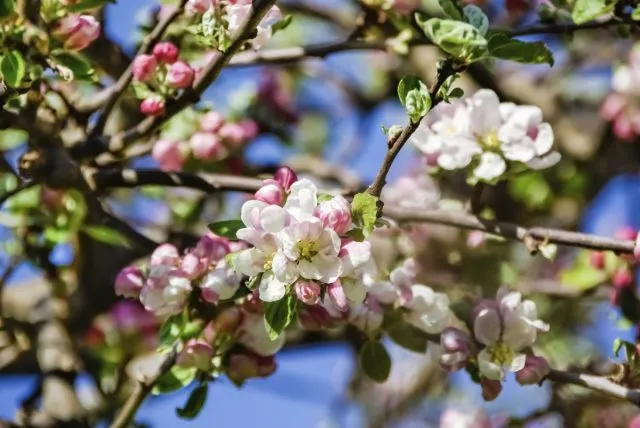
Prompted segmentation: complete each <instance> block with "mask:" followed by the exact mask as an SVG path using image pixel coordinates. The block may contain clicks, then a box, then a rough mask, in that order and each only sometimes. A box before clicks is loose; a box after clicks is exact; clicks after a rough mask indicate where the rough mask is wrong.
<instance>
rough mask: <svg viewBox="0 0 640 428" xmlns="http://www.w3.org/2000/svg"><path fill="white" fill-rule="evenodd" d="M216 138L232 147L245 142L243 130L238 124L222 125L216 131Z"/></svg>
mask: <svg viewBox="0 0 640 428" xmlns="http://www.w3.org/2000/svg"><path fill="white" fill-rule="evenodd" d="M218 136H219V137H220V138H222V140H224V141H225V142H226V143H228V144H229V145H230V146H233V147H238V146H240V145H242V144H243V143H244V142H245V141H246V140H245V138H246V134H245V130H244V128H243V127H242V126H241V125H240V124H239V123H225V124H223V125H222V127H221V128H220V130H218Z"/></svg>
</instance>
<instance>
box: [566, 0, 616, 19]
mask: <svg viewBox="0 0 640 428" xmlns="http://www.w3.org/2000/svg"><path fill="white" fill-rule="evenodd" d="M615 4H616V2H614V1H607V0H576V2H575V4H574V6H573V11H572V13H571V18H573V22H575V23H576V24H583V23H585V22H588V21H593V20H594V19H596V18H597V17H599V16H602V15H604V14H605V13H607V12H610V11H612V10H613V8H614V6H615Z"/></svg>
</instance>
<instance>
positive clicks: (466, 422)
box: [440, 409, 493, 428]
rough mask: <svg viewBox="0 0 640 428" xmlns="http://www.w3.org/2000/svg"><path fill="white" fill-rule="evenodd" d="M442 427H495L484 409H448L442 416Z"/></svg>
mask: <svg viewBox="0 0 640 428" xmlns="http://www.w3.org/2000/svg"><path fill="white" fill-rule="evenodd" d="M440 428H493V424H492V423H491V419H490V418H489V416H488V415H487V413H486V412H485V411H484V410H483V409H478V410H474V411H462V410H456V409H447V410H445V411H444V412H443V413H442V416H440Z"/></svg>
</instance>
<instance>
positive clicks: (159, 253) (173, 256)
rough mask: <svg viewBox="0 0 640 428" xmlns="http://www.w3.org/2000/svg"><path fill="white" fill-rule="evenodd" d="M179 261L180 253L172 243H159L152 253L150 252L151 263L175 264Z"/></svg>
mask: <svg viewBox="0 0 640 428" xmlns="http://www.w3.org/2000/svg"><path fill="white" fill-rule="evenodd" d="M179 261H180V253H179V252H178V249H177V248H176V247H175V246H174V245H172V244H162V245H159V246H158V247H157V248H156V249H155V250H153V253H151V259H150V260H149V263H150V264H151V265H152V266H153V265H169V266H176V265H177V264H178V262H179Z"/></svg>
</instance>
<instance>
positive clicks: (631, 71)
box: [600, 44, 640, 141]
mask: <svg viewBox="0 0 640 428" xmlns="http://www.w3.org/2000/svg"><path fill="white" fill-rule="evenodd" d="M611 85H612V88H613V92H612V93H611V94H609V95H608V96H607V97H606V98H605V100H604V102H603V103H602V107H601V110H600V115H601V116H602V118H603V119H605V120H607V121H611V122H613V133H614V134H615V135H616V137H618V138H620V139H621V140H624V141H633V140H634V139H635V138H636V137H637V136H638V135H640V103H639V101H640V44H636V45H635V46H634V47H633V49H632V50H631V52H630V54H629V62H628V63H627V64H623V65H620V66H619V67H618V68H617V69H616V70H615V72H614V73H613V79H612V82H611Z"/></svg>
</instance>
